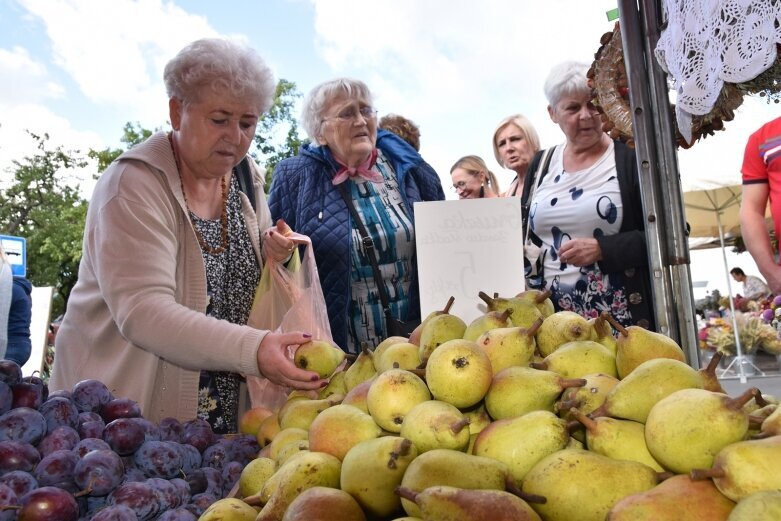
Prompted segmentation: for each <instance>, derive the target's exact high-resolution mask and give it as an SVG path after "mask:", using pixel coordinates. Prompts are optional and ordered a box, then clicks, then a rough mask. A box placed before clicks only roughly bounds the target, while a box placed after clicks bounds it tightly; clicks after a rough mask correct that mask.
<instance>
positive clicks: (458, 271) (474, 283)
mask: <svg viewBox="0 0 781 521" xmlns="http://www.w3.org/2000/svg"><path fill="white" fill-rule="evenodd" d="M415 245H416V246H415V247H416V250H417V257H418V283H419V287H420V308H421V313H422V315H421V316H422V317H424V318H425V317H426V315H428V314H429V313H430V312H432V311H435V310H437V309H442V308H443V307H444V306H445V304H446V303H447V300H448V298H449V297H450V296H451V295H452V296H454V297H455V299H456V300H455V303H454V304H453V307H452V308H451V310H450V312H451V313H453V314H455V315H457V316H459V317H461V318H462V319H463V320H464V321H465V322H466V323H467V324H469V322H471V321H472V320H473V319H475V318H477V317H478V316H479V315H481V314H482V313H484V312H485V311H486V309H485V304H484V303H483V301H482V300H480V298H479V297H478V296H477V294H478V292H480V291H484V292H485V293H487V294H489V295H492V296H493V294H494V293H498V294H499V295H500V296H503V297H511V296H514V295H516V294H517V293H520V292H521V291H523V290H524V279H523V227H522V226H521V201H520V199H519V198H517V197H507V198H492V199H464V200H460V201H432V202H421V203H415Z"/></svg>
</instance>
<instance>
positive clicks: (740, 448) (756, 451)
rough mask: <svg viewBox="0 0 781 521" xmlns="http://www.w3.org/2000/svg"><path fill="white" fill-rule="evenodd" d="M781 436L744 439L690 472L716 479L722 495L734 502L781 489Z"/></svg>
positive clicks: (704, 477) (701, 476) (722, 450)
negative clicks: (703, 466) (780, 470)
mask: <svg viewBox="0 0 781 521" xmlns="http://www.w3.org/2000/svg"><path fill="white" fill-rule="evenodd" d="M779 462H781V436H772V437H770V438H765V439H763V440H745V441H738V442H735V443H731V444H729V445H726V446H725V447H724V448H723V449H721V450H720V451H719V452H718V454H716V457H715V459H714V461H713V466H712V467H710V468H697V469H694V470H692V471H691V478H692V479H696V480H701V479H707V478H711V479H713V483H715V484H716V487H718V489H719V490H720V491H721V493H722V494H724V495H725V496H727V497H728V498H730V499H731V500H732V501H741V500H743V498H745V497H747V496H750V495H751V494H754V493H756V492H761V491H763V490H776V491H781V472H779V471H778V464H779Z"/></svg>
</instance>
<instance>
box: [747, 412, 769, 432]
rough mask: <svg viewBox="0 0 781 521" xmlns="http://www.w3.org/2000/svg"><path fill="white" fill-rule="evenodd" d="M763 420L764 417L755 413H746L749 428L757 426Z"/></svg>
mask: <svg viewBox="0 0 781 521" xmlns="http://www.w3.org/2000/svg"><path fill="white" fill-rule="evenodd" d="M764 421H765V418H764V417H762V416H757V415H755V414H749V415H748V427H749V429H756V428H758V427H761V426H762V422H764Z"/></svg>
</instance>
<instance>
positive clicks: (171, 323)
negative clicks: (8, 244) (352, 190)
mask: <svg viewBox="0 0 781 521" xmlns="http://www.w3.org/2000/svg"><path fill="white" fill-rule="evenodd" d="M164 77H165V84H166V88H167V91H168V96H169V98H170V99H169V111H170V121H171V126H172V128H173V130H172V131H171V132H170V133H164V132H159V133H157V134H154V135H153V136H151V137H150V138H149V139H148V140H147V141H145V142H144V143H141V144H139V145H138V146H136V147H134V148H132V149H130V150H128V151H127V152H126V153H124V154H123V155H122V156H120V157H119V159H118V160H117V161H115V162H114V163H113V164H112V165H111V166H110V167H109V168H108V169H107V170H106V172H105V173H104V174H103V175H102V176H101V178H100V180H99V181H98V184H97V186H96V188H95V192H94V194H93V197H92V200H91V201H90V206H89V211H88V214H87V222H86V229H85V232H84V254H83V258H82V261H81V266H80V268H79V281H78V283H77V284H76V286H75V287H74V289H73V292H72V293H71V296H70V300H69V302H68V309H67V312H66V313H65V317H64V319H63V323H62V326H61V327H60V330H59V332H58V334H57V340H56V345H55V358H54V369H53V374H52V378H51V382H50V386H51V387H52V388H53V389H62V388H64V389H69V388H71V387H72V386H73V385H74V384H75V383H76V382H78V381H79V380H82V379H86V378H95V379H99V380H101V381H103V382H105V383H106V384H107V386H108V387H109V389H110V390H111V391H112V392H113V393H114V394H115V395H117V396H122V397H129V398H132V399H134V400H136V401H137V402H138V403H139V404H140V405H141V409H142V413H143V414H144V416H145V417H147V418H150V419H152V420H159V419H161V418H163V417H167V416H171V417H175V418H178V419H182V420H187V419H192V418H195V417H196V415H197V416H198V417H200V418H203V419H206V420H207V421H209V422H210V424H211V425H212V428H213V429H214V430H215V431H216V432H235V431H236V428H237V419H238V416H239V415H240V413H241V410H242V406H243V404H244V403H245V400H244V397H245V395H244V393H243V385H242V380H241V377H240V376H239V375H240V374H246V375H262V376H265V377H266V378H268V379H269V380H271V381H273V382H275V383H278V384H281V385H284V386H289V387H294V388H299V389H309V390H311V389H317V388H319V387H321V386H323V385H325V382H324V381H322V380H321V379H320V378H319V377H318V376H317V374H315V373H313V372H311V371H304V370H301V369H299V368H297V367H295V365H294V364H293V362H292V361H291V360H290V359H289V358H288V357H287V356H286V351H287V348H288V346H297V345H299V344H301V343H303V342H305V341H306V340H307V339H308V338H309V335H308V334H306V333H305V332H296V333H288V334H278V333H273V332H269V331H261V330H257V329H253V328H251V327H249V326H247V325H245V324H246V322H247V318H248V315H249V312H250V308H251V306H252V302H253V296H254V292H255V289H256V287H257V283H258V280H259V278H260V273H261V268H262V266H263V261H264V258H267V257H273V258H274V259H276V260H278V261H281V260H284V259H285V258H287V257H289V255H290V252H291V251H292V250H293V248H294V244H293V243H292V241H291V240H290V239H289V238H287V237H285V235H284V234H282V233H280V231H279V230H277V229H276V228H274V227H272V223H271V218H270V213H269V210H268V206H267V204H266V200H265V197H264V192H263V176H262V174H261V173H260V172H259V171H258V169H257V168H256V167H255V164H254V162H253V161H249V170H250V171H249V172H247V171H246V169H245V170H244V171H243V172H244V174H242V175H243V177H242V175H240V172H242V170H241V169H236V168H235V167H236V166H237V165H238V164H239V163H240V162H242V160H244V158H245V156H246V154H247V151H248V149H249V146H250V144H251V142H252V140H253V138H254V135H255V127H256V124H257V122H258V119H259V118H260V116H261V114H262V113H263V112H264V111H265V110H267V109H268V107H269V106H270V105H271V101H272V96H273V94H274V82H273V79H272V75H271V72H270V70H269V69H268V67H267V66H266V65H265V63H264V62H263V60H262V59H261V58H260V56H258V55H257V54H256V53H255V52H254V51H253V50H251V49H249V48H247V47H244V46H243V45H240V44H237V43H234V42H231V41H228V40H221V39H206V40H199V41H196V42H193V43H192V44H190V45H188V46H187V47H185V48H184V49H183V50H182V51H180V52H179V54H178V55H177V56H176V57H175V58H174V59H173V60H172V61H171V62H169V63H168V65H167V66H166V68H165V73H164ZM245 164H246V163H245ZM249 174H251V175H249ZM242 180H244V181H246V183H242ZM253 199H254V201H255V204H254V207H253V205H252V204H251V200H253Z"/></svg>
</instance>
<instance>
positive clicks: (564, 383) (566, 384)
mask: <svg viewBox="0 0 781 521" xmlns="http://www.w3.org/2000/svg"><path fill="white" fill-rule="evenodd" d="M584 385H586V379H585V378H562V379H561V380H559V387H561V388H562V389H569V388H570V387H583V386H584Z"/></svg>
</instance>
